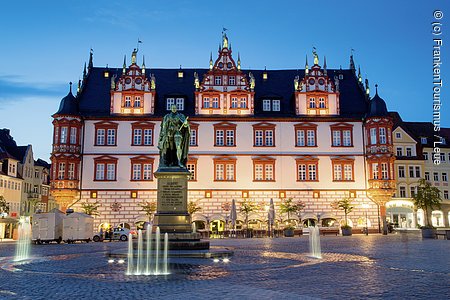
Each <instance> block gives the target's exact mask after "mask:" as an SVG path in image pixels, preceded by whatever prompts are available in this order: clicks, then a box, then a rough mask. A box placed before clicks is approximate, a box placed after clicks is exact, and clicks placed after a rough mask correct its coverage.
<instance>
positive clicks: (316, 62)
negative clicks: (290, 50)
mask: <svg viewBox="0 0 450 300" xmlns="http://www.w3.org/2000/svg"><path fill="white" fill-rule="evenodd" d="M312 54H313V56H314V65H318V64H319V55H317V51H316V47H313V52H312Z"/></svg>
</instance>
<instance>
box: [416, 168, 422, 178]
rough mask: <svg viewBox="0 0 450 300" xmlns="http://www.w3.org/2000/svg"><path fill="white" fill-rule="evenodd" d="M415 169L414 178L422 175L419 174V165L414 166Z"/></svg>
mask: <svg viewBox="0 0 450 300" xmlns="http://www.w3.org/2000/svg"><path fill="white" fill-rule="evenodd" d="M415 170H416V178H420V177H422V176H421V175H420V167H419V166H416V167H415Z"/></svg>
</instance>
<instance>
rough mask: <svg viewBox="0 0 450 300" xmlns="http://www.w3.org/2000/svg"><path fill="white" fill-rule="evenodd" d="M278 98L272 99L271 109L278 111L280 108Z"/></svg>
mask: <svg viewBox="0 0 450 300" xmlns="http://www.w3.org/2000/svg"><path fill="white" fill-rule="evenodd" d="M280 102H281V101H280V100H272V110H273V111H280V110H281V105H280Z"/></svg>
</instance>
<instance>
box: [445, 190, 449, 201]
mask: <svg viewBox="0 0 450 300" xmlns="http://www.w3.org/2000/svg"><path fill="white" fill-rule="evenodd" d="M444 199H445V200H448V191H444Z"/></svg>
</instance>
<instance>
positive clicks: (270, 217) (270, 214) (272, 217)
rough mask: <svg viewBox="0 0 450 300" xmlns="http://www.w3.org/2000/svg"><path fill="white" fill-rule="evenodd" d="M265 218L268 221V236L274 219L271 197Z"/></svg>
mask: <svg viewBox="0 0 450 300" xmlns="http://www.w3.org/2000/svg"><path fill="white" fill-rule="evenodd" d="M267 219H268V221H269V236H270V235H271V232H272V229H273V223H274V221H275V206H274V205H273V199H272V198H270V204H269V211H268V212H267Z"/></svg>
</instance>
